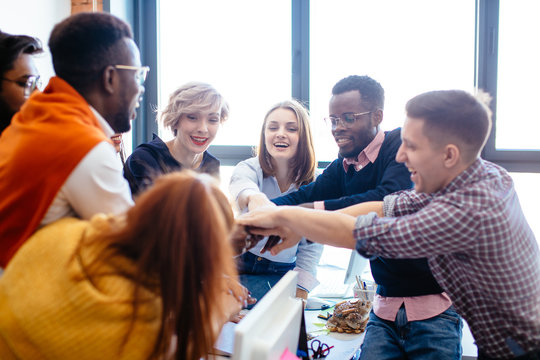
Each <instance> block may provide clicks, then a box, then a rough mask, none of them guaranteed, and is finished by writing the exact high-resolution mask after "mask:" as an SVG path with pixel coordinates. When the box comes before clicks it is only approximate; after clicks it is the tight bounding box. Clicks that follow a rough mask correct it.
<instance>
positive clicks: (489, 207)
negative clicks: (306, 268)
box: [354, 159, 540, 358]
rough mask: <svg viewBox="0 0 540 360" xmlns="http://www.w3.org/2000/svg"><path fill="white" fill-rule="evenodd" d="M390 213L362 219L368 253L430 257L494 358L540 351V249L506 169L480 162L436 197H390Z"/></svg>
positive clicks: (359, 231)
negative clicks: (382, 216)
mask: <svg viewBox="0 0 540 360" xmlns="http://www.w3.org/2000/svg"><path fill="white" fill-rule="evenodd" d="M384 212H385V217H384V218H376V216H375V214H374V213H371V214H368V215H364V216H360V217H358V219H357V222H356V224H357V226H356V229H355V230H354V236H355V238H356V240H357V245H356V249H357V250H358V251H359V252H360V253H361V254H362V255H364V256H374V255H376V256H384V257H389V258H419V257H427V258H428V261H429V265H430V268H431V271H432V272H433V276H434V277H435V279H437V281H438V282H439V284H440V285H441V287H442V288H443V289H444V290H445V291H446V293H447V294H448V295H449V296H450V298H451V299H452V301H453V303H454V306H455V308H456V310H457V311H458V312H459V313H460V314H461V315H462V316H463V318H464V319H465V320H466V321H467V323H468V324H469V326H470V328H471V332H472V334H473V336H474V338H475V340H476V343H477V345H478V347H479V350H480V351H482V352H483V353H485V354H486V355H487V356H490V357H493V358H511V357H513V356H516V355H521V354H523V353H526V352H529V351H533V350H537V351H538V350H539V349H540V251H539V249H538V244H537V242H536V240H535V238H534V235H533V233H532V231H531V229H530V227H529V225H528V224H527V222H526V220H525V217H524V215H523V212H522V210H521V207H520V205H519V200H518V197H517V194H516V192H515V190H514V185H513V182H512V179H511V177H510V176H509V175H508V173H507V172H506V171H505V170H504V169H502V168H501V167H499V166H497V165H495V164H492V163H489V162H487V161H484V160H481V159H478V160H476V161H475V162H474V163H473V164H472V165H471V166H470V167H469V168H468V169H466V170H465V171H464V172H462V173H461V174H460V175H458V176H457V177H456V178H455V179H454V180H453V181H452V182H451V183H450V184H449V185H448V186H446V187H445V188H443V189H442V190H440V191H438V192H436V193H433V194H419V193H416V192H415V191H414V190H408V191H402V192H398V193H395V194H392V195H388V196H386V197H385V198H384Z"/></svg>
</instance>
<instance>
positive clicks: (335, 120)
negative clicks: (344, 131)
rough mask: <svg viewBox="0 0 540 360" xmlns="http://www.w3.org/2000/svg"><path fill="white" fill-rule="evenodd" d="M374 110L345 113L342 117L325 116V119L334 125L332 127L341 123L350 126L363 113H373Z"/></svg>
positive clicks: (330, 124)
mask: <svg viewBox="0 0 540 360" xmlns="http://www.w3.org/2000/svg"><path fill="white" fill-rule="evenodd" d="M372 112H373V111H364V112H361V113H356V114H355V113H343V114H341V116H340V117H337V116H329V117H326V118H324V121H326V123H327V124H328V125H329V126H331V127H332V129H335V128H337V127H338V125H339V123H341V125H342V126H344V127H346V128H349V127H351V126H352V125H353V124H354V123H355V122H356V120H358V119H359V118H360V117H361V116H362V115H367V114H371V113H372Z"/></svg>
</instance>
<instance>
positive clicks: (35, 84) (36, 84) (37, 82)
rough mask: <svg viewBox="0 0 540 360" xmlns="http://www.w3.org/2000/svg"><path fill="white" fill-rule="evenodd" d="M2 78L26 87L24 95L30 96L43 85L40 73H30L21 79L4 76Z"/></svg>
mask: <svg viewBox="0 0 540 360" xmlns="http://www.w3.org/2000/svg"><path fill="white" fill-rule="evenodd" d="M2 80H4V81H9V82H12V83H15V84H17V85H19V86H20V87H22V88H23V89H24V97H29V96H30V94H32V93H33V92H34V90H36V89H37V88H40V87H41V79H40V77H39V75H30V76H28V77H26V78H22V79H19V80H12V79H6V78H2Z"/></svg>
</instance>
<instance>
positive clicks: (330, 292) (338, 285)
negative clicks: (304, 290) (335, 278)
mask: <svg viewBox="0 0 540 360" xmlns="http://www.w3.org/2000/svg"><path fill="white" fill-rule="evenodd" d="M351 287H352V284H344V283H342V282H325V283H321V284H319V285H318V286H317V287H316V288H315V289H313V291H311V292H310V293H309V296H318V297H322V298H325V297H326V298H344V297H345V296H346V295H347V293H348V292H349V290H350V289H351Z"/></svg>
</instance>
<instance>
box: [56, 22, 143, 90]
mask: <svg viewBox="0 0 540 360" xmlns="http://www.w3.org/2000/svg"><path fill="white" fill-rule="evenodd" d="M125 38H128V39H133V33H132V32H131V28H130V26H129V25H128V24H127V23H125V22H124V21H122V20H120V19H119V18H117V17H115V16H113V15H110V14H107V13H84V12H83V13H78V14H75V15H72V16H70V17H68V18H67V19H65V20H63V21H62V22H60V23H58V24H56V26H55V27H54V29H53V30H52V33H51V37H50V38H49V48H50V49H51V54H52V60H53V65H54V71H55V72H56V75H58V76H59V77H61V78H62V79H64V80H65V81H67V82H68V83H69V84H70V85H71V86H73V87H74V88H75V89H77V90H78V91H82V90H85V89H88V88H89V87H90V86H91V85H92V84H93V83H94V82H95V81H96V79H98V78H99V74H100V72H101V71H103V69H105V67H107V66H109V65H114V64H117V63H118V62H119V61H121V58H120V57H121V56H122V54H124V51H122V50H123V47H124V46H126V45H125V44H124V43H123V42H122V40H123V39H125Z"/></svg>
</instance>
